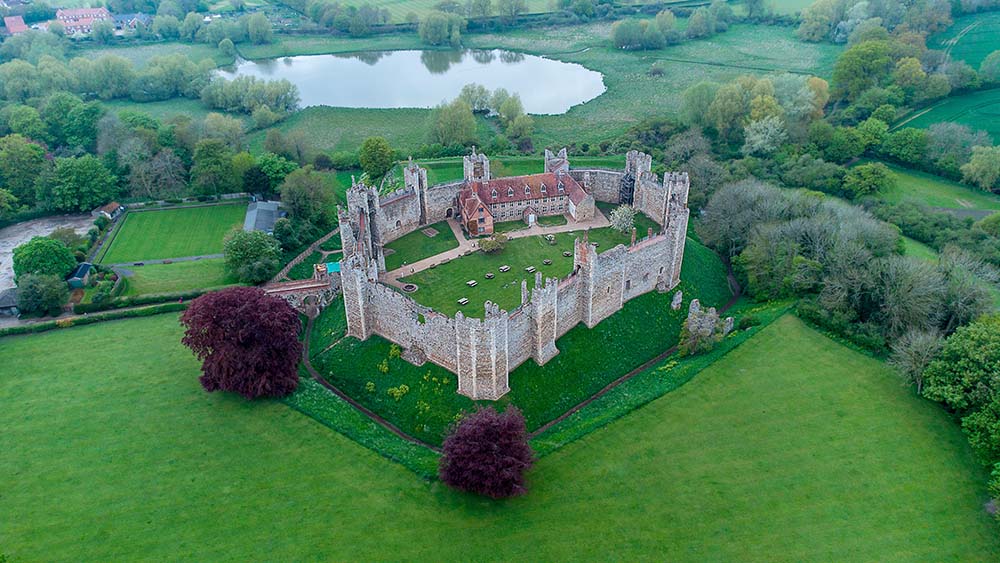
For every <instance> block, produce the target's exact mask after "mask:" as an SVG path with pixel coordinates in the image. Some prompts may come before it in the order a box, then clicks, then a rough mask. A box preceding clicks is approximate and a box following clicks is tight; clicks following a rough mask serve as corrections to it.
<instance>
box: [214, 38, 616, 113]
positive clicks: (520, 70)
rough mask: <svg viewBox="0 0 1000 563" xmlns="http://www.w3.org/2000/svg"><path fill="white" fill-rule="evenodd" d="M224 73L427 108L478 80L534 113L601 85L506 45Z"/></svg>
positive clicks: (322, 59)
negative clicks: (503, 48) (501, 48)
mask: <svg viewBox="0 0 1000 563" xmlns="http://www.w3.org/2000/svg"><path fill="white" fill-rule="evenodd" d="M219 74H220V75H222V76H225V77H226V78H234V77H236V76H255V77H257V78H264V79H271V80H274V79H281V78H284V79H287V80H288V81H289V82H291V83H292V84H295V85H296V86H297V87H298V89H299V98H300V100H301V103H300V105H301V106H303V107H305V106H320V105H325V106H334V107H348V108H430V107H434V106H436V105H438V104H440V103H441V102H443V101H450V100H453V99H455V97H456V96H458V93H459V92H460V91H461V90H462V86H465V85H466V84H471V83H476V84H481V85H483V86H485V87H486V88H488V89H490V90H495V89H497V88H506V89H507V91H508V92H511V93H515V92H516V93H517V94H519V95H520V96H521V101H522V102H523V103H524V109H525V111H526V112H528V113H533V114H559V113H565V112H566V111H567V110H569V108H571V107H573V106H575V105H577V104H581V103H583V102H586V101H587V100H592V99H594V98H596V97H597V96H599V95H601V94H602V93H603V92H604V91H605V89H606V88H605V86H604V78H603V76H602V75H601V73H599V72H595V71H593V70H590V69H587V68H585V67H583V66H581V65H578V64H576V63H566V62H562V61H556V60H552V59H546V58H543V57H538V56H535V55H524V54H521V53H513V52H510V51H499V50H494V51H472V50H466V51H378V52H365V53H356V54H351V55H309V56H299V57H286V58H283V59H268V60H261V61H240V62H239V63H238V64H237V65H236V66H235V67H233V68H230V69H225V70H220V71H219Z"/></svg>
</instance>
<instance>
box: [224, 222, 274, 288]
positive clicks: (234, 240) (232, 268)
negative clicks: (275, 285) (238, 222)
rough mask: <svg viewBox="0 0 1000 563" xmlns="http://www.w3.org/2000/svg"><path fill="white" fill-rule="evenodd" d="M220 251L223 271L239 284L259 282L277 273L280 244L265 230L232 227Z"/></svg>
mask: <svg viewBox="0 0 1000 563" xmlns="http://www.w3.org/2000/svg"><path fill="white" fill-rule="evenodd" d="M222 250H223V253H224V254H225V257H226V271H227V272H228V273H229V274H230V275H233V276H235V277H236V278H237V279H238V280H239V281H241V282H243V283H253V284H257V283H263V282H265V281H267V280H269V279H271V277H272V276H273V275H274V274H275V273H277V272H278V268H279V265H280V262H279V259H280V258H281V247H280V246H279V245H278V241H277V240H275V239H274V237H272V236H271V235H269V234H267V233H265V232H262V231H243V230H234V231H233V232H231V233H230V234H229V235H228V236H227V237H226V241H225V243H224V244H223V249H222Z"/></svg>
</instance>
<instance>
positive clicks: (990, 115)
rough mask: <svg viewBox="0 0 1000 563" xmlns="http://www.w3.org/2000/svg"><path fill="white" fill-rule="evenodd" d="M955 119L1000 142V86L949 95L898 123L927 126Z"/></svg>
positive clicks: (920, 126)
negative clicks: (984, 132) (958, 94)
mask: <svg viewBox="0 0 1000 563" xmlns="http://www.w3.org/2000/svg"><path fill="white" fill-rule="evenodd" d="M945 121H953V122H955V123H961V124H962V125H967V126H968V127H971V128H972V129H981V130H983V131H986V132H987V133H989V134H990V136H991V137H993V142H994V143H996V142H1000V89H992V90H980V91H978V92H972V93H971V94H962V95H960V96H949V97H947V98H945V99H944V100H941V101H940V102H938V103H936V104H934V105H932V106H931V107H929V108H926V109H922V110H918V111H917V112H916V113H914V114H913V115H911V116H909V117H907V118H906V119H903V120H902V121H900V122H898V123H896V124H895V125H894V126H893V129H898V128H900V127H904V126H905V127H918V128H921V129H926V128H928V127H930V126H931V125H933V124H935V123H942V122H945Z"/></svg>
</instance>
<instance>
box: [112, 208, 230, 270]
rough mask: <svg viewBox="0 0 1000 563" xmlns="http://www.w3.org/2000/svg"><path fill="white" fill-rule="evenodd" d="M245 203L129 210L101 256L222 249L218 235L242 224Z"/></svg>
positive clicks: (123, 258) (124, 258) (130, 258)
mask: <svg viewBox="0 0 1000 563" xmlns="http://www.w3.org/2000/svg"><path fill="white" fill-rule="evenodd" d="M246 210H247V208H246V205H243V204H239V205H211V206H204V207H188V208H178V209H165V210H159V211H133V212H129V213H128V214H127V215H126V216H125V219H124V221H125V222H124V223H123V224H122V225H121V226H119V227H118V230H117V234H116V235H115V238H114V240H113V241H112V243H111V246H110V247H109V248H108V251H107V252H106V253H105V255H104V258H103V259H102V260H101V262H102V263H104V264H116V263H120V262H136V261H141V260H156V259H163V258H180V257H184V256H201V255H205V254H218V253H221V252H222V239H223V238H224V237H225V236H226V233H228V232H229V231H230V230H232V229H233V228H234V227H239V226H241V225H242V224H243V219H244V217H245V216H246Z"/></svg>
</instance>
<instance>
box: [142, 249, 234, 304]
mask: <svg viewBox="0 0 1000 563" xmlns="http://www.w3.org/2000/svg"><path fill="white" fill-rule="evenodd" d="M126 269H127V270H129V271H130V272H132V275H131V276H129V277H128V278H127V280H126V282H125V283H126V284H127V285H126V288H125V291H123V292H122V295H126V296H127V295H149V294H154V293H173V292H177V291H191V290H195V289H208V288H216V287H224V286H227V285H234V284H236V283H238V282H237V280H235V279H233V278H231V277H230V276H228V275H227V274H226V269H225V260H223V259H222V258H208V259H205V260H195V261H191V262H174V263H173V264H148V265H146V266H128V267H127V268H126Z"/></svg>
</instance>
